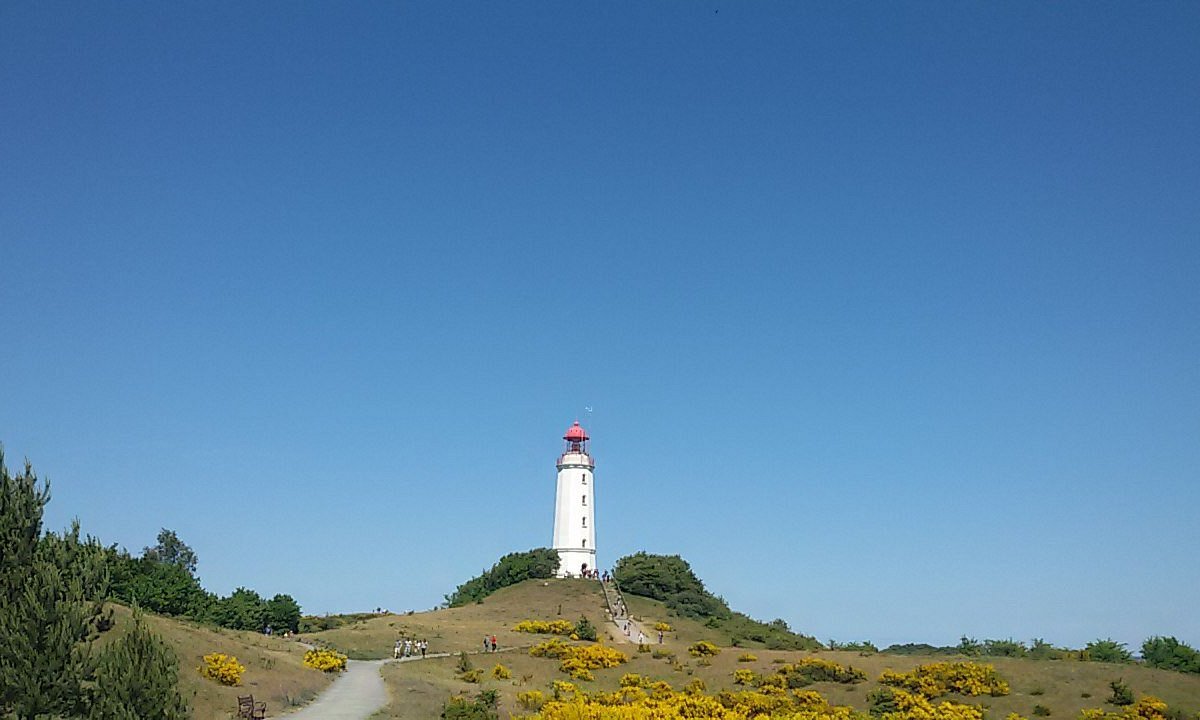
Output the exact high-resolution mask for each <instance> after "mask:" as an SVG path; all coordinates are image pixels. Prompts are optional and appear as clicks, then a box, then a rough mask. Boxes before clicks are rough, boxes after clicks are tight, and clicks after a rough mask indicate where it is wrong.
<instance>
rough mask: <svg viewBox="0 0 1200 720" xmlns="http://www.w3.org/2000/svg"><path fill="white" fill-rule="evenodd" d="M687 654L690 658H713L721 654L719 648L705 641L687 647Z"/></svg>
mask: <svg viewBox="0 0 1200 720" xmlns="http://www.w3.org/2000/svg"><path fill="white" fill-rule="evenodd" d="M688 653H689V654H691V655H692V657H715V656H717V655H720V654H721V648H719V647H717V646H716V645H713V644H712V643H710V642H709V641H707V640H701V641H699V642H695V643H692V644H691V645H689V646H688Z"/></svg>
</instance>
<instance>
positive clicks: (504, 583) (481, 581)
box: [446, 548, 558, 607]
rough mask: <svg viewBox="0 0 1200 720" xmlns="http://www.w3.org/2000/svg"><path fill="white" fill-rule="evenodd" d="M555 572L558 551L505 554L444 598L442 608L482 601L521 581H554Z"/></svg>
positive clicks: (545, 550) (535, 550)
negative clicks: (444, 601) (545, 579)
mask: <svg viewBox="0 0 1200 720" xmlns="http://www.w3.org/2000/svg"><path fill="white" fill-rule="evenodd" d="M557 571H558V551H556V550H551V549H550V548H536V549H534V550H529V551H527V552H517V553H509V554H508V555H505V556H504V557H502V558H500V561H499V562H497V563H496V564H495V565H493V566H492V568H491V569H490V570H485V571H484V572H483V573H481V574H480V575H479V576H478V577H475V578H472V579H470V580H468V581H467V582H465V583H463V584H462V585H459V586H458V588H457V589H456V590H455V591H454V592H453V593H451V594H449V595H447V596H446V605H448V606H449V607H461V606H463V605H467V604H469V603H472V602H477V601H480V600H483V599H484V598H485V597H487V596H488V595H491V594H492V593H494V592H496V591H497V590H499V589H500V588H503V587H508V586H509V585H515V584H517V583H519V582H522V581H524V580H530V579H536V578H550V577H554V573H555V572H557Z"/></svg>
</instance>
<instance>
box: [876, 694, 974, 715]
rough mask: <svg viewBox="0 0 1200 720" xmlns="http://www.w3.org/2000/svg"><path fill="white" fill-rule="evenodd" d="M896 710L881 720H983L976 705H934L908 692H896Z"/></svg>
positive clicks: (947, 703)
mask: <svg viewBox="0 0 1200 720" xmlns="http://www.w3.org/2000/svg"><path fill="white" fill-rule="evenodd" d="M892 697H893V700H894V702H895V704H896V710H894V711H890V712H885V713H883V714H882V715H880V716H879V720H983V709H982V708H979V707H976V706H974V705H964V704H963V703H956V702H950V701H949V700H943V701H942V702H940V703H938V704H937V705H934V704H933V702H932V701H931V700H930V699H929V698H928V697H926V696H924V695H921V694H919V693H911V692H908V691H907V690H894V691H892Z"/></svg>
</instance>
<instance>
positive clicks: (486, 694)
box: [442, 690, 499, 720]
mask: <svg viewBox="0 0 1200 720" xmlns="http://www.w3.org/2000/svg"><path fill="white" fill-rule="evenodd" d="M498 699H499V698H498V695H497V693H496V691H495V690H484V691H483V692H481V693H479V695H478V696H476V698H475V699H474V700H468V699H466V698H463V697H452V698H450V699H449V700H447V701H446V705H445V706H444V707H443V708H442V718H443V720H496V719H497V718H498V717H499V716H498V715H497V714H496V702H497V700H498Z"/></svg>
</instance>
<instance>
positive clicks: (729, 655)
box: [320, 580, 1200, 720]
mask: <svg viewBox="0 0 1200 720" xmlns="http://www.w3.org/2000/svg"><path fill="white" fill-rule="evenodd" d="M627 600H628V603H629V606H630V611H631V612H632V613H633V614H634V615H635V616H637V617H640V618H641V619H643V620H645V621H647V622H648V623H649V624H651V625H652V624H653V623H654V622H656V621H659V620H662V621H666V622H669V623H671V624H672V625H673V626H675V628H676V632H673V633H669V634H668V636H667V638H666V640H665V642H664V644H663V645H661V646H660V645H657V644H653V645H650V649H651V650H663V651H669V652H673V653H674V662H672V660H671V659H669V658H664V659H655V658H653V657H652V656H651V654H650V653H638V652H637V651H636V647H635V646H633V645H625V644H619V643H613V644H614V645H615V646H616V647H618V648H620V649H621V650H623V651H625V652H627V653H629V655H630V662H629V663H627V664H625V665H623V666H621V667H619V668H612V669H608V670H596V671H593V672H594V674H595V676H596V679H595V680H594V681H592V682H581V683H578V684H579V685H580V686H581V687H582V688H584V689H585V690H589V691H594V690H614V689H616V687H617V684H618V680H619V679H620V677H621V676H622V675H623V674H625V673H627V672H633V673H638V674H641V675H643V676H645V677H648V678H651V679H653V680H665V681H666V682H668V683H670V684H671V685H672V686H673V687H676V688H680V687H682V686H683V685H684V684H686V683H687V682H689V681H690V680H692V679H694V678H699V679H702V680H704V682H705V684H706V685H707V686H708V690H709V692H716V691H718V690H722V689H732V688H735V687H736V686H734V685H733V671H734V670H736V669H743V668H748V669H751V670H754V671H755V672H758V673H764V674H765V673H770V672H772V671H773V670H774V669H775V668H776V667H777V664H776V663H775V662H772V661H788V662H792V661H796V660H798V659H800V658H803V657H822V658H826V659H829V660H833V661H836V662H839V663H841V664H843V665H853V666H855V667H857V668H860V669H862V670H863V671H864V672H865V673H866V675H867V678H868V680H867V682H863V683H859V684H857V685H841V684H838V683H816V684H814V685H812V686H811V689H813V690H816V691H818V692H820V693H821V694H823V695H825V696H826V697H827V698H829V700H830V701H831V702H833V703H835V704H839V705H850V706H852V707H854V708H857V709H859V710H863V711H865V710H866V709H867V704H868V703H867V695H868V693H870V692H871V691H872V690H874V689H876V688H878V687H880V684H879V683H878V681H877V678H878V677H879V675H880V673H882V672H883V671H884V670H885V669H892V670H897V671H907V670H911V669H912V668H914V667H916V666H917V665H920V664H923V663H930V662H941V661H946V660H955V659H960V660H961V659H966V658H947V657H933V656H929V657H922V656H911V657H909V656H900V655H881V654H874V655H860V654H859V653H854V652H845V651H818V652H797V651H771V650H761V649H755V650H754V654H755V655H756V656H758V660H757V661H755V662H750V663H740V662H738V656H739V655H741V653H742V651H741V650H740V649H737V648H728V647H726V648H725V649H724V651H723V652H722V653H721V654H720V655H718V656H717V657H715V658H712V660H711V664H710V665H707V666H704V665H701V664H700V663H698V661H697V659H696V658H693V657H691V656H690V655H688V653H687V646H688V645H690V644H691V643H693V642H695V641H697V640H701V639H704V640H709V641H712V642H717V643H718V644H727V643H728V638H724V637H722V636H721V634H720V633H719V632H717V631H714V630H712V629H710V628H706V627H704V625H703V624H702V623H698V622H695V621H691V620H685V619H681V618H676V617H670V616H669V615H668V613H667V612H666V609H665V608H664V607H663V606H662V605H661V604H660V603H656V602H654V601H652V600H645V599H643V598H628V599H627ZM602 603H603V599H602V597H601V595H600V592H599V589H598V588H597V587H596V586H595V585H594V584H591V583H586V582H584V581H578V580H577V581H551V582H550V583H549V584H546V585H543V584H542V583H541V582H540V581H537V582H528V583H522V584H521V585H516V586H513V587H511V588H506V589H505V590H502V591H500V592H498V593H496V594H495V595H494V596H492V597H489V598H488V599H487V600H485V601H484V603H483V604H481V605H472V606H470V607H465V608H457V609H453V610H439V611H437V612H431V613H421V614H416V615H411V616H403V617H396V616H389V617H387V618H380V619H379V620H372V621H368V622H367V623H365V624H364V625H365V626H366V627H363V628H361V629H358V630H354V629H353V628H350V629H346V628H341V629H339V630H335V631H326V632H325V633H321V634H320V636H322V637H324V638H325V639H327V640H328V641H329V642H331V643H333V644H334V645H335V646H338V647H340V648H341V649H343V650H344V649H346V647H345V646H342V645H339V643H338V642H334V640H333V639H332V638H331V637H330V636H333V637H336V638H337V640H339V641H343V642H344V641H347V640H350V641H355V642H357V643H358V645H357V646H356V647H359V648H363V649H372V648H377V649H379V650H380V651H389V652H390V648H391V644H392V642H394V639H395V637H397V636H398V634H399V632H400V631H401V630H402V629H412V630H415V631H416V632H415V634H416V635H418V636H422V635H426V636H428V637H429V638H430V642H431V645H432V644H433V643H434V638H438V643H440V645H438V646H436V648H435V649H437V650H440V651H450V652H455V651H457V650H460V649H461V650H467V651H469V652H471V651H474V650H476V649H477V644H478V643H479V639H480V638H482V636H483V634H484V633H489V634H490V633H491V632H493V631H494V632H496V635H497V637H499V638H500V639H501V644H502V646H503V645H508V646H512V645H514V644H520V645H529V644H531V643H532V642H535V641H537V640H538V639H540V638H539V637H538V636H530V635H521V634H519V633H512V632H511V631H509V630H508V628H511V627H512V626H513V625H514V624H515V623H516V622H518V621H519V620H523V619H546V620H552V619H555V618H558V617H563V618H566V619H572V620H573V619H577V618H578V616H579V614H581V613H583V614H587V615H588V616H589V617H591V618H592V619H593V622H596V621H597V620H603V618H604V617H605V616H604V612H603V609H602ZM560 604H561V605H562V614H561V615H559V614H558V607H559V605H560ZM597 627H598V628H599V629H600V632H601V637H602V638H604V636H605V635H608V634H609V633H608V629H609V628H608V626H607V625H603V624H602V623H600V622H597ZM338 633H340V635H338ZM470 657H471V662H472V663H473V664H474V666H475V667H478V668H483V669H484V670H485V673H484V680H483V681H482V682H481V683H479V684H472V683H466V682H463V681H462V680H459V679H458V678H457V676H456V675H457V673H456V671H455V659H454V658H444V659H439V660H428V661H424V662H412V663H404V664H398V665H390V666H388V667H386V668H385V669H384V680H385V682H386V683H387V685H388V689H389V692H390V693H391V694H392V697H393V701H392V703H391V704H390V705H389V706H388V707H387V708H386V709H385V710H383V711H381V712H380V713H379V714H377V715H376V716H375V717H376V718H377V719H378V720H384V719H386V720H418V719H424V718H430V717H437V716H438V714H439V713H440V711H441V707H442V704H443V703H444V702H445V700H446V699H447V698H448V697H450V696H451V695H453V694H464V695H468V696H470V695H474V694H476V693H478V692H479V691H480V690H482V689H487V688H492V689H495V690H497V691H498V692H499V694H500V708H499V710H500V717H502V718H503V717H509V716H510V715H520V714H521V713H522V712H524V710H523V709H522V708H521V707H520V706H519V705H518V704H517V702H516V695H517V693H518V692H521V691H523V690H542V691H543V692H546V693H547V694H549V686H550V683H551V681H553V680H568V679H570V678H568V677H567V676H566V675H564V674H563V673H561V672H559V670H558V661H556V660H552V659H545V658H535V657H531V656H529V654H528V653H526V652H524V651H523V650H515V651H513V652H504V653H500V654H498V655H471V656H470ZM496 662H502V663H504V665H505V666H507V667H508V668H509V669H510V670H511V671H512V679H511V680H500V681H497V680H492V679H491V677H490V674H489V673H488V671H490V669H491V668H492V666H493V665H494V664H495V663H496ZM980 662H988V663H991V664H993V665H995V666H996V669H997V670H998V671H999V673H1000V674H1001V676H1003V677H1004V678H1005V679H1006V680H1007V681H1008V682H1009V684H1010V685H1011V686H1012V692H1011V694H1009V695H1007V696H1004V697H996V698H993V697H983V698H958V697H954V696H951V697H950V698H949V699H955V700H960V701H963V702H969V703H972V704H978V705H982V706H984V707H986V708H988V716H989V717H992V718H1003V717H1005V716H1006V715H1007V714H1008V713H1010V712H1016V713H1020V714H1021V715H1024V716H1026V717H1032V713H1033V707H1034V705H1044V706H1046V707H1048V708H1050V710H1051V716H1050V717H1051V718H1052V719H1053V718H1060V719H1062V720H1074V719H1075V718H1076V717H1077V716H1078V714H1079V711H1080V710H1081V709H1083V708H1094V707H1105V708H1106V709H1107V710H1109V711H1112V710H1114V708H1113V707H1112V706H1111V705H1105V703H1104V700H1105V698H1107V697H1108V696H1109V693H1110V691H1109V687H1108V683H1109V681H1111V680H1115V679H1117V678H1124V680H1125V682H1126V683H1128V684H1129V686H1130V687H1132V688H1133V690H1134V692H1135V693H1138V694H1139V695H1140V694H1149V695H1156V696H1158V697H1160V698H1162V699H1163V700H1165V701H1166V702H1167V703H1168V704H1169V705H1170V706H1171V707H1172V708H1180V709H1183V710H1186V711H1188V712H1191V713H1195V712H1196V711H1198V710H1200V676H1196V675H1184V674H1182V673H1175V672H1169V671H1165V670H1154V669H1151V668H1145V667H1140V666H1136V665H1109V664H1104V663H1082V662H1073V661H1036V660H1021V659H1011V658H985V659H982V660H980ZM1035 692H1037V693H1038V694H1034V693H1035ZM1084 693H1087V694H1089V695H1090V697H1087V698H1085V697H1082V695H1083V694H1084Z"/></svg>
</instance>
